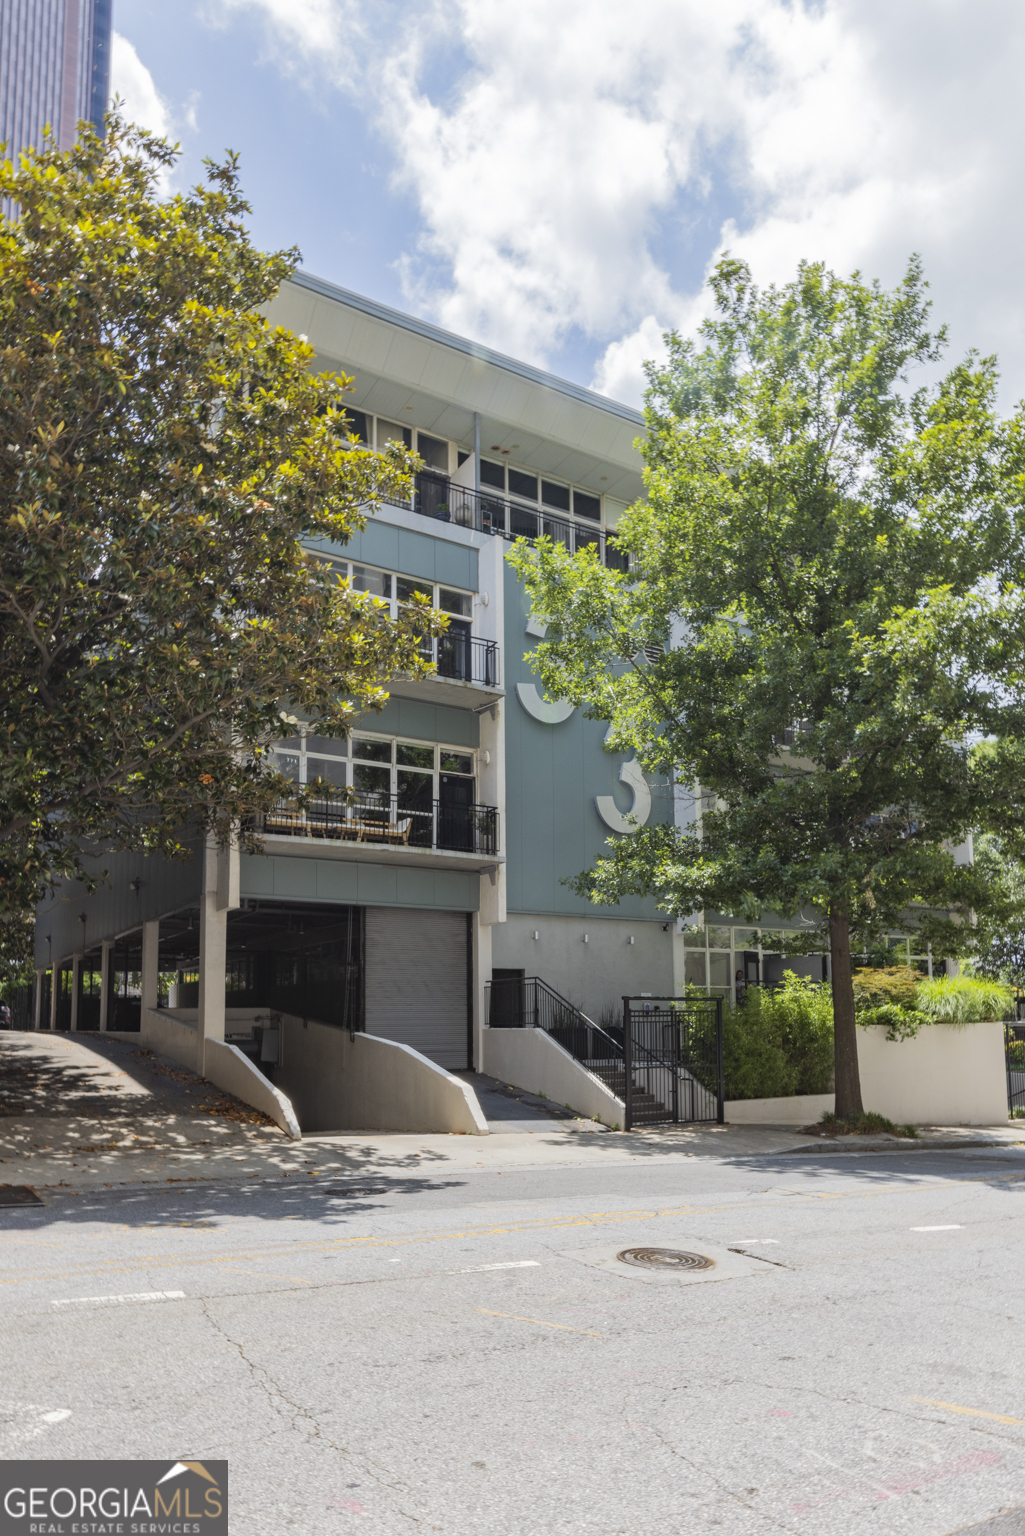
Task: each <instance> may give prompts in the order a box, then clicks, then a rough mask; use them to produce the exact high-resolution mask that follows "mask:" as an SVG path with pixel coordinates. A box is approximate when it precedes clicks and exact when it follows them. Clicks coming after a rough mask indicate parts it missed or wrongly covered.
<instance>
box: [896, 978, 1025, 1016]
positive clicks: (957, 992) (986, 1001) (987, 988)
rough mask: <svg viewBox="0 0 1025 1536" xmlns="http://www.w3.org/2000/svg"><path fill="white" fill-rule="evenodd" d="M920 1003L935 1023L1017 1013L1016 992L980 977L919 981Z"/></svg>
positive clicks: (998, 982)
mask: <svg viewBox="0 0 1025 1536" xmlns="http://www.w3.org/2000/svg"><path fill="white" fill-rule="evenodd" d="M916 1003H917V1006H918V1008H919V1009H921V1011H922V1012H923V1013H926V1014H928V1015H929V1018H930V1019H931V1021H932V1022H933V1023H934V1024H976V1023H978V1022H979V1021H980V1020H983V1019H1003V1018H1007V1017H1008V1016H1010V1015H1011V1014H1013V1012H1014V992H1013V991H1012V989H1011V988H1010V987H1007V986H1005V985H1004V984H1003V982H1000V981H987V980H985V979H984V978H983V977H980V976H934V977H933V978H932V980H931V981H927V980H925V979H924V978H923V979H920V980H919V983H918V996H917V998H916Z"/></svg>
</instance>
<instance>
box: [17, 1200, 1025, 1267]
mask: <svg viewBox="0 0 1025 1536" xmlns="http://www.w3.org/2000/svg"><path fill="white" fill-rule="evenodd" d="M1023 1179H1025V1174H1021V1173H1001V1174H997V1175H995V1176H994V1175H988V1176H986V1177H984V1178H971V1179H948V1180H946V1181H945V1182H944V1183H942V1184H930V1185H925V1186H923V1185H912V1186H907V1187H906V1186H904V1185H900V1186H892V1185H888V1186H886V1187H885V1188H883V1189H870V1190H858V1191H857V1193H851V1194H843V1193H840V1194H835V1193H827V1192H822V1193H819V1192H818V1191H809V1192H807V1193H802V1192H798V1191H794V1192H792V1193H790V1194H788V1195H787V1196H786V1197H785V1198H783V1199H776V1200H742V1201H728V1202H726V1203H724V1204H721V1205H682V1206H661V1207H659V1208H658V1209H656V1210H646V1209H643V1208H641V1209H635V1210H625V1211H593V1212H591V1213H589V1214H588V1215H585V1216H565V1217H561V1216H560V1217H555V1216H553V1217H535V1218H532V1219H530V1220H525V1221H514V1222H508V1223H506V1224H505V1225H503V1226H497V1225H495V1226H483V1227H466V1228H458V1229H455V1230H453V1231H448V1232H417V1233H412V1234H411V1235H409V1236H408V1237H338V1238H334V1239H332V1240H331V1241H328V1242H325V1241H324V1240H323V1239H309V1240H305V1241H301V1242H287V1243H280V1244H273V1245H270V1246H266V1247H262V1248H257V1249H248V1250H245V1251H243V1252H241V1253H238V1252H236V1253H228V1254H221V1255H217V1254H207V1255H203V1256H201V1257H197V1258H188V1257H185V1256H184V1255H182V1254H144V1255H141V1256H139V1257H138V1258H131V1259H124V1260H121V1261H119V1262H117V1263H115V1262H110V1263H107V1264H96V1265H89V1266H86V1265H78V1264H73V1265H70V1266H64V1267H61V1268H57V1267H55V1268H54V1269H51V1270H43V1271H41V1272H39V1273H36V1274H25V1275H8V1276H5V1277H3V1278H2V1279H0V1284H2V1285H21V1284H23V1283H24V1282H25V1281H27V1280H50V1279H54V1278H56V1277H58V1276H60V1275H62V1274H82V1275H90V1274H97V1275H100V1274H122V1273H126V1272H128V1271H130V1270H134V1269H139V1268H142V1267H144V1266H146V1265H154V1266H157V1267H163V1268H167V1269H187V1268H192V1267H195V1266H196V1265H203V1264H235V1263H238V1262H239V1261H241V1260H244V1259H263V1260H267V1259H272V1260H273V1259H276V1258H279V1257H285V1256H287V1255H288V1254H290V1253H323V1254H332V1253H341V1252H345V1251H346V1250H352V1249H357V1250H358V1249H362V1248H405V1247H408V1246H409V1245H411V1244H415V1243H442V1242H451V1241H452V1240H453V1239H463V1240H465V1239H471V1240H474V1239H478V1238H482V1237H496V1236H505V1235H512V1234H516V1233H520V1232H551V1231H558V1230H560V1229H563V1228H571V1227H595V1226H603V1225H608V1224H611V1223H614V1222H621V1221H657V1220H659V1219H664V1218H669V1217H683V1216H710V1215H717V1214H720V1213H722V1212H726V1213H727V1214H732V1213H733V1212H735V1211H746V1210H758V1211H765V1210H773V1209H783V1208H791V1209H792V1208H793V1204H794V1201H795V1200H797V1202H798V1204H806V1203H808V1202H810V1201H815V1200H881V1199H885V1198H886V1197H887V1196H889V1195H921V1194H929V1193H932V1192H934V1191H936V1192H939V1191H943V1190H948V1189H956V1188H957V1187H958V1186H959V1185H962V1184H992V1183H996V1182H998V1181H999V1182H1005V1183H1006V1182H1021V1181H1022V1180H1023Z"/></svg>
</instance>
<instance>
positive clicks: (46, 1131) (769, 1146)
mask: <svg viewBox="0 0 1025 1536" xmlns="http://www.w3.org/2000/svg"><path fill="white" fill-rule="evenodd" d="M482 1086H483V1091H484V1093H485V1096H486V1101H487V1103H488V1105H489V1109H490V1113H489V1118H491V1117H492V1116H494V1118H493V1119H492V1124H493V1125H494V1126H495V1127H496V1128H495V1129H493V1130H492V1133H491V1135H489V1136H481V1137H478V1136H462V1135H430V1134H424V1135H421V1134H402V1133H394V1132H391V1133H389V1132H381V1133H368V1132H353V1133H344V1132H343V1133H335V1134H332V1135H314V1136H309V1137H304V1139H303V1140H302V1141H300V1142H293V1141H290V1140H289V1139H288V1137H286V1136H285V1135H284V1133H283V1132H282V1131H280V1130H279V1129H278V1128H277V1126H275V1125H271V1124H270V1123H268V1122H267V1121H266V1120H265V1119H264V1117H263V1116H262V1115H260V1114H259V1113H258V1112H257V1111H255V1110H251V1109H249V1108H248V1107H247V1106H246V1105H243V1104H240V1103H239V1102H238V1101H237V1100H234V1099H231V1098H230V1096H229V1095H227V1094H224V1093H221V1091H220V1090H219V1089H217V1088H214V1087H213V1086H212V1085H211V1084H210V1083H207V1082H205V1081H204V1080H203V1079H202V1078H198V1077H196V1076H195V1074H194V1073H191V1072H188V1071H187V1070H186V1069H185V1068H184V1067H180V1066H178V1065H177V1063H175V1062H172V1061H168V1060H166V1059H165V1058H162V1057H159V1056H155V1055H153V1054H152V1053H151V1052H149V1051H146V1050H143V1049H142V1048H141V1047H137V1046H133V1045H130V1044H127V1043H125V1042H122V1041H116V1040H105V1039H104V1038H103V1037H102V1036H98V1035H78V1036H68V1035H51V1034H47V1033H40V1034H27V1033H17V1032H13V1031H12V1032H8V1031H4V1032H3V1033H0V1185H4V1184H13V1185H20V1184H27V1185H29V1186H31V1187H32V1188H35V1189H37V1190H39V1191H40V1193H42V1194H45V1191H46V1190H47V1189H51V1190H52V1189H63V1190H65V1191H83V1192H84V1191H86V1190H93V1189H103V1188H107V1189H109V1188H113V1187H114V1186H123V1185H132V1184H135V1185H139V1184H162V1183H167V1184H178V1183H197V1182H204V1183H205V1182H207V1181H212V1180H216V1181H225V1180H228V1181H233V1182H238V1183H242V1182H248V1181H251V1180H265V1179H281V1178H289V1179H296V1178H300V1179H301V1178H319V1177H322V1176H324V1175H328V1176H335V1177H337V1176H340V1175H353V1174H357V1175H358V1174H378V1175H386V1174H388V1173H409V1172H411V1171H415V1170H417V1169H425V1170H426V1169H429V1170H430V1171H431V1172H432V1173H437V1172H438V1171H439V1170H440V1169H441V1168H448V1169H451V1170H453V1171H456V1170H459V1169H465V1170H468V1171H469V1170H472V1169H475V1168H519V1167H542V1166H551V1167H567V1166H585V1165H587V1166H590V1165H595V1164H599V1165H601V1164H610V1163H615V1164H626V1163H631V1162H650V1161H652V1160H657V1161H659V1162H676V1161H685V1160H686V1161H690V1160H693V1159H694V1158H705V1157H711V1158H715V1159H732V1158H749V1157H766V1156H779V1155H780V1154H790V1155H803V1154H813V1155H815V1156H816V1157H819V1156H822V1155H826V1156H828V1155H830V1154H836V1153H842V1152H851V1151H853V1152H857V1153H867V1152H882V1151H889V1152H892V1151H895V1150H896V1151H906V1152H907V1153H908V1154H909V1155H910V1154H913V1153H914V1152H916V1151H923V1150H930V1149H933V1148H936V1147H970V1146H986V1145H989V1146H992V1145H994V1144H996V1145H1007V1146H1014V1145H1021V1144H1022V1142H1023V1139H1025V1128H1022V1127H1020V1126H1018V1125H1016V1124H1005V1125H1003V1126H994V1127H991V1128H985V1129H978V1128H967V1127H952V1128H951V1127H946V1128H944V1127H939V1128H935V1129H930V1130H928V1131H925V1132H923V1133H922V1135H921V1138H920V1139H919V1140H918V1141H906V1140H897V1139H895V1138H893V1137H874V1136H873V1137H867V1136H858V1137H841V1138H837V1139H835V1140H830V1141H820V1140H817V1139H815V1140H812V1139H810V1138H809V1137H808V1136H806V1135H803V1134H802V1133H801V1132H800V1131H795V1130H794V1129H793V1128H792V1127H786V1126H779V1127H777V1126H730V1125H725V1126H720V1125H687V1126H669V1127H659V1128H656V1129H652V1130H645V1131H635V1132H630V1133H623V1132H615V1131H609V1130H606V1129H605V1128H604V1127H601V1126H597V1125H596V1124H595V1123H594V1122H592V1121H581V1120H578V1119H556V1118H552V1117H551V1116H550V1114H549V1113H547V1112H545V1111H544V1109H543V1107H541V1106H540V1101H537V1100H535V1099H534V1098H533V1095H521V1094H519V1092H518V1091H516V1090H508V1089H505V1085H501V1084H495V1083H494V1082H492V1080H484V1083H483V1085H482ZM503 1089H504V1090H505V1091H503ZM507 1093H508V1095H509V1097H506V1094H507ZM496 1101H499V1102H500V1103H501V1104H502V1105H503V1106H504V1107H503V1108H502V1109H501V1110H498V1109H496ZM525 1101H526V1102H525ZM488 1112H489V1111H488V1110H486V1113H488ZM500 1114H501V1115H508V1116H509V1121H508V1122H507V1123H511V1124H514V1125H515V1127H516V1128H515V1129H514V1130H502V1129H499V1128H498V1127H500V1126H501V1125H502V1123H503V1121H502V1118H499V1115H500Z"/></svg>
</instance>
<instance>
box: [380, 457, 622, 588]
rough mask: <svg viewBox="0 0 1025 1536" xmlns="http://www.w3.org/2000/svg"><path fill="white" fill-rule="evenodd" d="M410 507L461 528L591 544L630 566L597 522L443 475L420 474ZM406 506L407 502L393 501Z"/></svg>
mask: <svg viewBox="0 0 1025 1536" xmlns="http://www.w3.org/2000/svg"><path fill="white" fill-rule="evenodd" d="M414 478H415V488H414V492H413V511H414V512H419V514H420V515H421V517H434V518H437V519H438V520H439V521H440V522H445V523H457V524H458V525H459V526H460V527H461V528H473V529H475V530H476V532H478V533H492V534H495V535H497V536H498V537H499V538H503V539H538V538H541V537H542V536H547V537H548V538H550V539H552V540H554V541H555V542H556V543H558V544H564V545H565V546H566V548H567V549H568V550H569V551H570V553H571V554H573V553H576V552H577V551H578V550H580V549H583V548H584V547H585V546H593V547H594V548H596V549H597V550H598V553H599V555H600V557H601V559H602V561H603V562H604V564H605V565H607V566H609V567H610V569H612V570H617V571H625V570H628V569H629V561H628V559H627V557H626V556H625V555H624V554H621V553H620V551H619V549H618V547H617V545H616V540H615V536H614V535H612V534H608V533H606V532H605V530H604V529H603V528H602V527H600V526H599V525H598V524H596V525H595V526H594V527H593V528H591V527H588V526H587V524H585V523H572V522H569V521H567V519H565V518H562V517H554V516H552V514H551V513H549V512H548V511H546V510H545V509H544V508H541V507H536V506H531V505H529V504H525V503H523V502H519V501H514V500H513V499H512V498H511V497H508V496H503V495H502V494H501V493H500V492H496V491H479V492H478V491H474V490H471V489H470V488H469V487H467V486H462V485H453V484H452V482H451V481H450V480H448V479H446V477H445V476H444V475H432V474H419V475H416V476H415V477H414ZM395 505H397V506H408V505H409V503H408V502H396V503H395Z"/></svg>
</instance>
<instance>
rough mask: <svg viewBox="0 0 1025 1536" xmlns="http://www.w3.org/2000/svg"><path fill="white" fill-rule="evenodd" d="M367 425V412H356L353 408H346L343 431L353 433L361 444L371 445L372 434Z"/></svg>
mask: <svg viewBox="0 0 1025 1536" xmlns="http://www.w3.org/2000/svg"><path fill="white" fill-rule="evenodd" d="M367 425H368V424H367V413H366V411H354V410H353V409H352V407H351V406H346V409H345V422H344V424H343V426H342V430H343V431H347V432H351V433H352V435H353V437H356V438H358V439H359V441H360V442H361V443H369V442H370V433H369V431H368V430H367Z"/></svg>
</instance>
